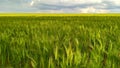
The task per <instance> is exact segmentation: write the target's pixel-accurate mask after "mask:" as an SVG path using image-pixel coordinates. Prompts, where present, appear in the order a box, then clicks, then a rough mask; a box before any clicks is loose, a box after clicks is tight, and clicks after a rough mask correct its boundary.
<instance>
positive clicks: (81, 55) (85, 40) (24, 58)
mask: <svg viewBox="0 0 120 68" xmlns="http://www.w3.org/2000/svg"><path fill="white" fill-rule="evenodd" d="M119 67H120V16H0V68H119Z"/></svg>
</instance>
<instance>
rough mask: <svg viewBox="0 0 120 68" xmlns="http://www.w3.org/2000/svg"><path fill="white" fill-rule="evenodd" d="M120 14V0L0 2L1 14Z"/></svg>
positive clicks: (27, 0) (17, 0)
mask: <svg viewBox="0 0 120 68" xmlns="http://www.w3.org/2000/svg"><path fill="white" fill-rule="evenodd" d="M4 12H5V13H6V12H25V13H26V12H32V13H33V12H34V13H119V12H120V0H0V13H4Z"/></svg>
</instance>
